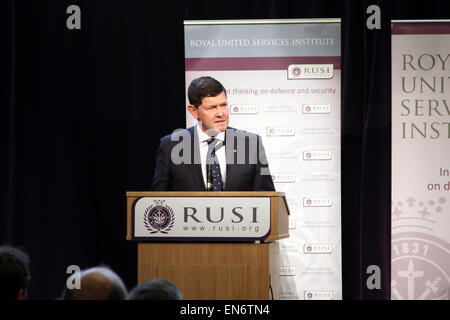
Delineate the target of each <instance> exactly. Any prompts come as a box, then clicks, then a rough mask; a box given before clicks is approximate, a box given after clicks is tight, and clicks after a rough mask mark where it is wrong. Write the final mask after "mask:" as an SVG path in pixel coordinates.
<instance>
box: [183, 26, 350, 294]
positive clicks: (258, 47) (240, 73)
mask: <svg viewBox="0 0 450 320" xmlns="http://www.w3.org/2000/svg"><path fill="white" fill-rule="evenodd" d="M340 43H341V29H340V20H339V19H292V20H291V19H287V20H228V21H186V22H185V54H186V55H185V66H186V87H187V86H188V85H189V84H190V82H191V81H192V80H193V79H195V78H197V77H200V76H212V77H214V78H216V79H217V80H219V81H220V82H221V83H222V84H223V85H224V87H225V88H226V90H227V92H226V93H227V97H228V103H229V110H230V126H232V127H235V128H239V129H244V130H247V131H250V132H253V133H257V134H259V135H260V136H261V137H262V141H263V143H264V147H265V150H266V154H267V158H268V161H269V166H270V171H271V174H272V179H273V181H274V184H275V188H276V191H280V192H285V194H286V199H287V202H288V205H289V209H290V216H289V234H290V236H289V239H284V240H281V241H280V276H281V278H280V288H279V292H280V294H279V296H280V299H341V298H342V277H341V274H342V270H341V265H342V263H341V183H340V181H341V165H340V158H341V154H340V153H341V149H340V141H341V136H340V100H341V92H340V87H341V49H340ZM186 101H187V103H188V99H187V97H186ZM186 122H187V126H188V127H189V126H192V125H194V124H195V120H194V118H193V117H192V116H191V115H190V113H189V112H187V113H186Z"/></svg>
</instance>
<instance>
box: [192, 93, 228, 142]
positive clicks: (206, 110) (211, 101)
mask: <svg viewBox="0 0 450 320" xmlns="http://www.w3.org/2000/svg"><path fill="white" fill-rule="evenodd" d="M188 109H189V112H190V113H191V114H192V116H193V117H194V118H195V119H197V120H199V121H201V124H202V130H203V131H204V132H206V133H210V132H211V131H212V130H217V131H219V132H222V131H225V130H226V129H227V126H228V121H229V110H228V101H227V96H226V94H225V91H222V92H221V93H220V94H219V95H217V96H215V97H205V98H203V99H202V104H201V105H199V106H198V108H195V107H194V106H193V105H188ZM207 131H208V132H207ZM210 135H211V134H210Z"/></svg>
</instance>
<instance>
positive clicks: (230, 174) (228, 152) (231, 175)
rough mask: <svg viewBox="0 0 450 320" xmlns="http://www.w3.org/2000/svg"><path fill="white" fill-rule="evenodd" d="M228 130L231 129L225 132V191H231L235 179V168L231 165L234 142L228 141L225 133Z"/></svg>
mask: <svg viewBox="0 0 450 320" xmlns="http://www.w3.org/2000/svg"><path fill="white" fill-rule="evenodd" d="M228 130H233V129H232V128H230V127H228V128H227V130H226V131H225V158H226V162H227V174H226V176H227V178H226V180H225V189H224V190H225V191H228V190H231V186H232V185H233V181H234V179H235V177H236V174H235V169H236V166H235V165H233V164H234V163H235V161H236V159H235V150H234V149H235V141H233V139H228V137H227V133H228Z"/></svg>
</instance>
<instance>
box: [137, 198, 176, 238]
mask: <svg viewBox="0 0 450 320" xmlns="http://www.w3.org/2000/svg"><path fill="white" fill-rule="evenodd" d="M165 202H166V201H165V200H154V204H153V205H151V206H150V207H148V208H147V209H145V213H144V226H145V228H146V229H147V231H148V232H150V233H151V234H154V233H158V232H160V233H164V234H167V233H168V232H169V231H170V230H172V227H173V225H174V223H175V216H174V214H173V210H172V208H171V207H169V206H168V205H165V204H164V203H165Z"/></svg>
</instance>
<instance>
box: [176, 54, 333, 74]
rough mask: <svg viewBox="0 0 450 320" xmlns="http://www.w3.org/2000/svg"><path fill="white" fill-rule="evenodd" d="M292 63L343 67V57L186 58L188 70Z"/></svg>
mask: <svg viewBox="0 0 450 320" xmlns="http://www.w3.org/2000/svg"><path fill="white" fill-rule="evenodd" d="M291 64H333V65H334V66H333V67H334V69H340V68H341V57H259V58H255V57H245V58H186V59H185V65H186V71H212V70H287V69H288V67H289V65H291Z"/></svg>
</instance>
